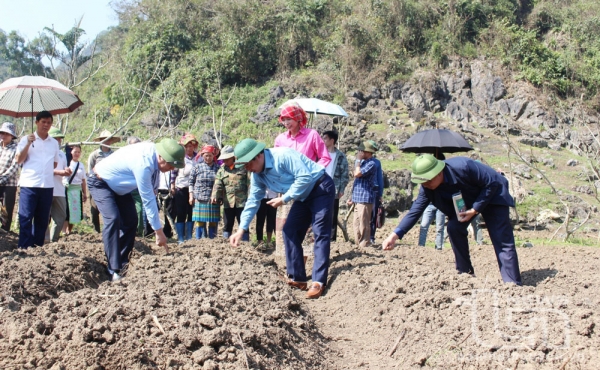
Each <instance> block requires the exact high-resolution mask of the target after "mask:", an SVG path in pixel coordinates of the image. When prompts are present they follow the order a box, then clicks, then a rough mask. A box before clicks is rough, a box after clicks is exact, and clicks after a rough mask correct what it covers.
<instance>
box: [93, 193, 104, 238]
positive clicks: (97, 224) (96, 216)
mask: <svg viewBox="0 0 600 370" xmlns="http://www.w3.org/2000/svg"><path fill="white" fill-rule="evenodd" d="M90 214H91V217H92V224H93V225H94V230H96V232H97V233H99V232H101V231H102V230H101V229H100V211H98V206H97V205H96V202H95V201H94V199H93V198H92V196H91V195H90Z"/></svg>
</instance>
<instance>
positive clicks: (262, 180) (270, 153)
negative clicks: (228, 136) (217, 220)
mask: <svg viewBox="0 0 600 370" xmlns="http://www.w3.org/2000/svg"><path fill="white" fill-rule="evenodd" d="M234 153H235V156H236V158H237V161H236V166H244V167H245V168H246V170H247V171H248V172H252V182H251V187H250V192H249V194H248V200H247V201H246V205H245V207H244V210H243V211H242V216H241V222H240V229H239V230H238V231H237V232H236V233H234V234H233V235H231V237H230V239H229V240H230V243H231V245H233V246H234V247H235V246H237V245H238V244H239V242H240V240H241V239H242V236H243V235H244V233H245V232H248V229H249V227H250V221H252V218H253V217H254V215H255V214H256V211H258V208H259V206H260V201H261V199H262V198H264V196H265V192H266V190H267V189H271V190H273V191H274V192H276V193H282V194H283V195H282V196H281V197H278V198H273V199H271V200H270V201H269V202H268V203H267V204H268V205H269V206H271V207H275V208H277V207H279V206H281V205H283V204H286V203H288V202H290V201H292V200H293V201H294V204H293V205H292V208H291V210H290V213H289V216H288V219H287V222H286V224H285V226H284V227H283V242H284V244H285V259H286V268H287V273H288V277H289V280H288V285H290V286H291V287H294V288H298V289H301V290H306V288H307V280H308V279H307V277H306V270H305V268H304V258H303V251H302V241H303V240H304V237H305V236H306V232H307V231H308V228H309V226H311V225H312V230H313V233H314V235H315V246H314V253H315V262H314V264H313V273H312V281H313V282H312V285H311V286H310V289H309V290H308V293H307V296H306V297H307V298H319V297H320V296H321V294H322V293H323V291H324V290H325V285H326V284H327V273H328V270H329V248H330V244H331V223H332V220H333V218H332V214H333V200H334V198H335V185H334V184H333V180H332V179H331V177H329V175H327V174H326V173H325V168H323V166H321V165H318V164H316V163H315V162H313V161H311V160H310V159H309V158H308V157H306V156H305V155H303V154H300V153H298V152H297V151H295V150H293V149H290V148H273V149H265V144H264V143H259V142H256V141H255V140H253V139H244V140H242V141H241V142H240V143H239V144H238V145H236V147H235V149H234Z"/></svg>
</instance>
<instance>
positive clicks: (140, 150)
mask: <svg viewBox="0 0 600 370" xmlns="http://www.w3.org/2000/svg"><path fill="white" fill-rule="evenodd" d="M184 154H185V150H184V149H183V147H182V146H181V145H179V143H177V141H175V140H173V139H169V138H167V139H163V140H162V141H161V142H160V143H158V144H154V143H148V142H146V143H139V144H135V145H128V146H126V147H124V148H121V149H119V150H118V151H116V152H115V153H114V154H112V155H111V156H110V157H107V158H105V159H104V160H102V162H100V163H98V164H97V165H96V166H95V167H94V168H93V169H92V172H90V173H89V174H88V180H87V184H88V188H89V190H90V194H91V195H92V198H93V199H94V201H95V202H96V204H97V205H98V210H99V211H100V214H101V215H102V217H103V221H104V228H103V229H102V240H103V242H104V251H105V253H106V258H107V260H108V272H109V274H110V275H111V279H112V281H118V280H121V279H122V278H123V276H124V274H125V272H126V267H127V264H128V263H129V253H131V250H132V249H133V243H134V240H135V232H136V229H137V219H138V216H137V213H136V210H135V203H134V200H133V197H132V196H131V192H132V191H133V190H136V189H137V190H139V193H140V196H141V198H142V203H143V205H144V210H145V212H146V215H147V218H148V222H149V223H150V225H151V226H152V229H153V230H154V231H155V232H156V245H158V246H162V247H164V248H165V250H166V251H167V253H168V252H169V249H168V247H167V237H166V236H165V233H164V232H163V228H162V224H161V222H160V218H159V215H158V205H157V204H156V195H155V191H156V190H157V189H158V185H159V180H160V179H159V174H160V173H161V172H167V171H171V170H173V169H174V168H183V166H184Z"/></svg>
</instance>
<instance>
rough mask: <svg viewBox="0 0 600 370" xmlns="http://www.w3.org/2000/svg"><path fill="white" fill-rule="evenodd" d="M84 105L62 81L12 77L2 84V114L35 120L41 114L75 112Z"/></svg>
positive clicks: (0, 108)
mask: <svg viewBox="0 0 600 370" xmlns="http://www.w3.org/2000/svg"><path fill="white" fill-rule="evenodd" d="M82 105H83V102H82V101H81V100H80V99H79V97H78V96H77V95H75V93H74V92H72V91H71V90H69V89H68V88H67V87H66V86H64V85H63V84H61V83H60V82H58V81H55V80H52V79H49V78H45V77H41V76H23V77H15V78H10V79H8V80H6V81H4V82H3V83H2V84H1V85H0V114H4V115H6V116H11V117H32V125H33V117H34V116H35V115H36V114H38V113H39V112H41V111H44V110H46V111H48V112H50V113H52V114H63V113H69V112H73V111H74V110H75V109H77V108H78V107H80V106H82Z"/></svg>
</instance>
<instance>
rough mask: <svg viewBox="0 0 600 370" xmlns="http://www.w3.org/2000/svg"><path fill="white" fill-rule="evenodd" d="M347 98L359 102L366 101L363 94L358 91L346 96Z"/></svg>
mask: <svg viewBox="0 0 600 370" xmlns="http://www.w3.org/2000/svg"><path fill="white" fill-rule="evenodd" d="M346 97H348V98H354V99H358V100H365V96H364V95H363V93H362V92H360V91H358V90H353V91H350V92H349V93H348V94H346Z"/></svg>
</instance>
